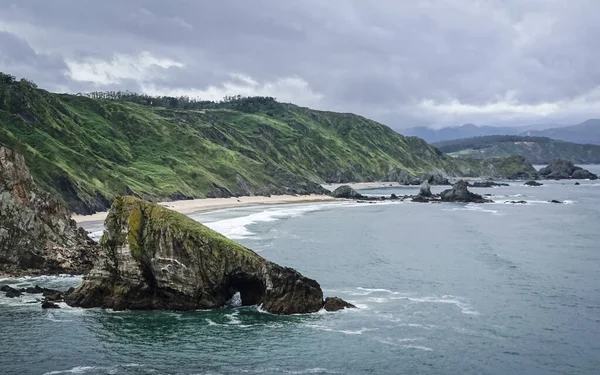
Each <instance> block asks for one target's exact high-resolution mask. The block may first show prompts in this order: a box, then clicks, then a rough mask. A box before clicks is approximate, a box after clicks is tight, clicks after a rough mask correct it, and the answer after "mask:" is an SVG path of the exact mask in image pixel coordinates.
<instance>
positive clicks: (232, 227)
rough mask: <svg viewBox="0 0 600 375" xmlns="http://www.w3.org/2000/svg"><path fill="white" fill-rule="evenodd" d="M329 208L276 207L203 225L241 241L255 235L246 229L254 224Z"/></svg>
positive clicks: (308, 206)
mask: <svg viewBox="0 0 600 375" xmlns="http://www.w3.org/2000/svg"><path fill="white" fill-rule="evenodd" d="M329 206H331V205H330V204H317V205H306V206H300V207H289V206H283V207H276V208H269V209H266V210H264V211H260V212H255V213H252V214H249V215H246V216H241V217H234V218H231V219H224V220H219V221H213V222H209V223H203V224H204V225H206V226H207V227H209V228H211V229H212V230H215V231H217V232H219V233H221V234H222V235H224V236H226V237H229V238H231V239H242V238H247V237H252V236H254V235H255V233H253V232H251V231H250V230H249V229H248V226H250V225H252V224H256V223H264V222H272V221H277V220H281V219H288V218H292V217H297V216H300V215H303V214H305V213H307V212H314V211H319V210H322V209H324V208H326V207H329Z"/></svg>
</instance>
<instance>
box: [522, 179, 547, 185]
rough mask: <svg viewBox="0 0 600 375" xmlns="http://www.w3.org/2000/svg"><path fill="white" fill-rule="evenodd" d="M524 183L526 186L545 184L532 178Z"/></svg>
mask: <svg viewBox="0 0 600 375" xmlns="http://www.w3.org/2000/svg"><path fill="white" fill-rule="evenodd" d="M523 185H525V186H542V185H543V184H542V183H540V182H537V181H535V180H531V181H527V182H526V183H524V184H523Z"/></svg>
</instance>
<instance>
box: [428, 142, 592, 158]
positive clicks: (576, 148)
mask: <svg viewBox="0 0 600 375" xmlns="http://www.w3.org/2000/svg"><path fill="white" fill-rule="evenodd" d="M434 145H435V146H436V147H437V148H439V149H440V150H441V151H443V152H445V153H447V154H449V155H451V156H454V157H467V158H475V159H487V158H497V157H507V156H511V155H521V156H523V157H525V158H526V159H527V160H528V161H529V162H531V163H533V164H545V163H549V162H550V161H552V160H554V159H556V158H560V159H564V160H569V161H572V162H574V163H599V162H600V146H597V145H583V144H578V143H571V142H564V141H557V140H554V139H550V138H545V137H523V136H516V135H509V136H487V137H474V138H465V139H456V140H452V141H444V142H438V143H435V144H434Z"/></svg>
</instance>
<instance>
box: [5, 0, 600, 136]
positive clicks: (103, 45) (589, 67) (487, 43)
mask: <svg viewBox="0 0 600 375" xmlns="http://www.w3.org/2000/svg"><path fill="white" fill-rule="evenodd" d="M599 12H600V2H597V1H596V0H573V1H570V2H567V1H563V0H529V1H521V0H502V1H501V0H420V1H412V2H408V1H402V2H399V1H391V0H382V1H378V2H376V3H368V2H364V1H359V0H330V1H320V0H302V1H297V2H287V1H277V0H257V1H252V2H246V1H244V2H241V1H233V0H224V1H219V2H204V1H194V0H174V1H169V2H165V1H160V0H148V1H144V2H132V1H127V2H124V1H117V0H106V1H103V2H98V1H89V0H64V1H60V2H49V1H46V0H28V1H18V2H17V1H14V3H12V4H11V3H10V1H9V2H8V4H5V5H3V6H2V7H0V70H2V71H5V72H9V73H11V74H14V75H16V76H19V77H26V78H29V79H33V80H34V81H36V82H37V83H38V85H39V86H41V87H43V88H46V89H49V90H52V91H68V92H81V91H92V90H119V89H121V90H132V91H138V92H145V93H148V94H158V95H163V94H165V95H190V96H194V97H201V98H203V99H211V100H216V99H220V98H221V97H223V96H225V95H236V94H241V95H270V96H274V97H276V98H278V99H279V100H281V101H286V102H293V103H296V104H300V105H306V106H311V107H314V108H319V109H327V110H336V111H344V112H354V113H359V114H362V115H364V116H367V117H370V118H374V119H376V120H378V121H381V122H384V123H386V124H387V125H390V126H392V127H393V128H395V129H401V128H405V127H410V126H416V125H433V126H436V127H439V126H446V125H456V124H461V123H466V122H473V123H479V124H496V125H500V124H505V125H518V124H531V123H576V122H578V121H582V120H585V119H587V118H590V117H600V52H598V49H597V43H598V40H599V38H600V23H598V22H597V20H596V18H597V14H598V13H599Z"/></svg>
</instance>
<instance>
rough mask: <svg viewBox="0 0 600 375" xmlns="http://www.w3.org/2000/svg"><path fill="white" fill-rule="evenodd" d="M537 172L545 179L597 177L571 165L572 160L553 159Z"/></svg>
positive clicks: (591, 178)
mask: <svg viewBox="0 0 600 375" xmlns="http://www.w3.org/2000/svg"><path fill="white" fill-rule="evenodd" d="M539 173H540V175H541V176H542V177H543V178H546V179H557V180H559V179H567V178H574V179H590V180H596V179H598V176H597V175H595V174H593V173H591V172H590V171H588V170H586V169H583V168H581V167H577V166H575V165H573V163H572V162H570V161H567V160H562V159H554V160H553V161H552V162H551V163H550V164H548V166H547V167H544V168H542V169H540V171H539Z"/></svg>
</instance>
